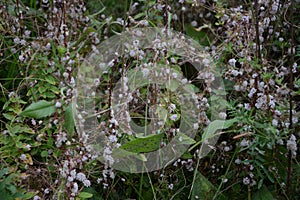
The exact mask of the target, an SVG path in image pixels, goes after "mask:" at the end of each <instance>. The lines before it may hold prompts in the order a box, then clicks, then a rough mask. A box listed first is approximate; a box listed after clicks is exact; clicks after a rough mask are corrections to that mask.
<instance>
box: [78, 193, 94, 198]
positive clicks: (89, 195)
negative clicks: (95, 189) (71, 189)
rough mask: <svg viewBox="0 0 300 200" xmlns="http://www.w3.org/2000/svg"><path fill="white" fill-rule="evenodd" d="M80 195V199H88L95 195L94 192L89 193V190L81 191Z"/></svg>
mask: <svg viewBox="0 0 300 200" xmlns="http://www.w3.org/2000/svg"><path fill="white" fill-rule="evenodd" d="M78 197H79V198H80V199H88V198H92V197H93V194H91V193H88V192H80V193H79V195H78Z"/></svg>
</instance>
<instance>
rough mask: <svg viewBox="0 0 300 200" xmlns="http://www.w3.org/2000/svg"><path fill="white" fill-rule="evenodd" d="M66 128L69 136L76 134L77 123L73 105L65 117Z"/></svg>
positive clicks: (68, 108) (67, 110) (69, 107)
mask: <svg viewBox="0 0 300 200" xmlns="http://www.w3.org/2000/svg"><path fill="white" fill-rule="evenodd" d="M64 119H65V122H64V128H65V129H66V130H67V131H68V133H69V134H71V135H73V134H74V132H75V129H74V127H75V121H74V109H73V104H70V105H69V106H68V107H67V109H66V111H65V115H64Z"/></svg>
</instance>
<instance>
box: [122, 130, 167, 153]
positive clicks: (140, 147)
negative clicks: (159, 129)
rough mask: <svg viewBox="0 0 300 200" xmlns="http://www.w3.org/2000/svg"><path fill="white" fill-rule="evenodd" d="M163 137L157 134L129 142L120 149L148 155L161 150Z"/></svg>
mask: <svg viewBox="0 0 300 200" xmlns="http://www.w3.org/2000/svg"><path fill="white" fill-rule="evenodd" d="M163 136H164V135H163V134H155V135H150V136H146V137H142V138H137V139H134V140H132V141H130V142H127V143H126V144H123V145H122V146H121V147H120V148H121V149H124V150H126V151H130V152H133V153H147V152H152V151H156V150H157V149H159V148H160V144H161V141H162V138H163Z"/></svg>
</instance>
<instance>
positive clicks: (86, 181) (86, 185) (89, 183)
mask: <svg viewBox="0 0 300 200" xmlns="http://www.w3.org/2000/svg"><path fill="white" fill-rule="evenodd" d="M83 185H84V186H85V187H90V186H91V182H90V181H89V180H87V179H86V180H84V181H83Z"/></svg>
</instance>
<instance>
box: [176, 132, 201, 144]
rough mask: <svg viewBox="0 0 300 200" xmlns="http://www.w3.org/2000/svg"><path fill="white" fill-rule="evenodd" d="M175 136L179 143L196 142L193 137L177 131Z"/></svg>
mask: <svg viewBox="0 0 300 200" xmlns="http://www.w3.org/2000/svg"><path fill="white" fill-rule="evenodd" d="M176 138H178V140H179V143H180V144H194V143H195V142H196V141H195V140H194V139H193V138H190V137H189V136H187V135H185V134H183V133H178V135H177V136H176Z"/></svg>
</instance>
